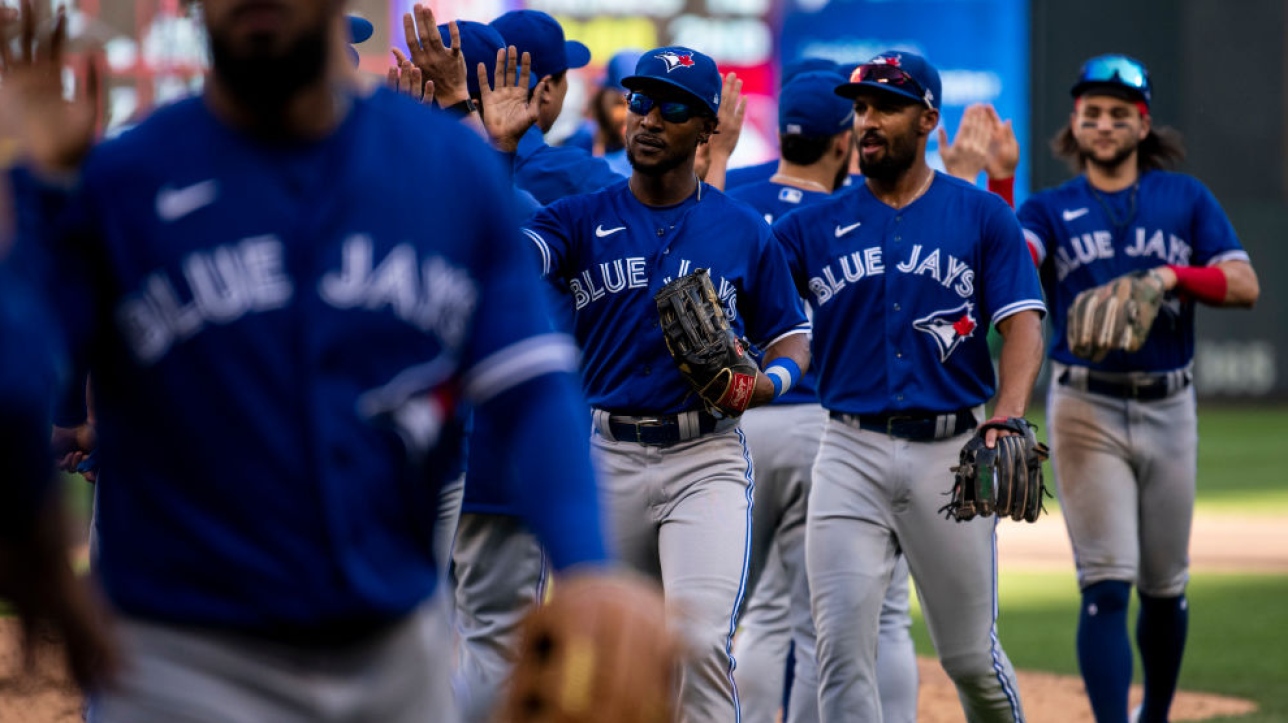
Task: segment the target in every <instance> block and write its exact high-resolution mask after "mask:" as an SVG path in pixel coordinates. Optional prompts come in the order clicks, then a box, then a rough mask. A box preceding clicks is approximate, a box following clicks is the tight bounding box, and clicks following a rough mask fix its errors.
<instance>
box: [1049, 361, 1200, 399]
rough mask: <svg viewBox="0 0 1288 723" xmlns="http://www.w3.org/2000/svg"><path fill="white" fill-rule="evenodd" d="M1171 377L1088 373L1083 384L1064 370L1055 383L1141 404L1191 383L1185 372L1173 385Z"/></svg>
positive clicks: (1162, 396) (1168, 395)
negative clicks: (1112, 375)
mask: <svg viewBox="0 0 1288 723" xmlns="http://www.w3.org/2000/svg"><path fill="white" fill-rule="evenodd" d="M1171 376H1172V375H1170V374H1158V375H1154V376H1134V377H1127V378H1123V377H1111V376H1106V375H1104V374H1100V373H1097V372H1093V371H1088V372H1087V379H1086V382H1085V383H1084V382H1080V381H1075V380H1073V379H1072V378H1071V377H1070V375H1069V370H1068V369H1066V370H1064V373H1062V374H1061V375H1060V377H1059V378H1058V379H1057V381H1059V382H1060V384H1061V385H1063V386H1066V387H1072V388H1074V389H1084V390H1086V391H1088V392H1091V393H1093V394H1102V395H1104V396H1107V397H1116V398H1118V399H1138V400H1140V401H1143V402H1152V401H1155V400H1158V399H1165V398H1167V397H1170V396H1172V395H1173V394H1175V393H1176V392H1179V391H1181V390H1182V389H1184V388H1186V387H1188V386H1189V385H1190V382H1191V381H1193V378H1192V376H1191V375H1190V373H1189V372H1185V373H1184V374H1182V375H1181V377H1180V378H1179V379H1178V380H1177V381H1176V383H1175V385H1173V383H1172V382H1171V381H1170V377H1171Z"/></svg>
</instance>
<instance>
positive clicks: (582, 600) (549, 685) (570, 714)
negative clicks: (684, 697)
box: [497, 574, 682, 723]
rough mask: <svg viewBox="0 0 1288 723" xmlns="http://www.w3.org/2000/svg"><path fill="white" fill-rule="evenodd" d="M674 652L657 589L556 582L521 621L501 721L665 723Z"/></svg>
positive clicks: (598, 579) (675, 669)
mask: <svg viewBox="0 0 1288 723" xmlns="http://www.w3.org/2000/svg"><path fill="white" fill-rule="evenodd" d="M681 650H682V648H681V646H680V644H679V642H678V638H677V637H676V636H674V635H673V634H672V632H671V630H670V629H669V628H668V626H667V617H666V608H665V605H664V603H663V600H662V591H661V590H660V589H659V588H658V587H657V586H656V585H655V584H653V583H651V582H648V581H645V580H643V579H642V578H636V577H635V576H633V575H632V576H626V575H620V574H614V575H611V576H610V575H587V576H582V577H580V578H572V579H569V580H567V581H563V580H561V581H558V582H556V584H555V591H554V595H553V596H552V597H551V599H550V602H549V603H548V604H546V605H543V606H541V607H538V608H535V609H534V610H533V611H532V612H531V613H530V614H529V615H528V617H527V618H526V619H525V620H524V623H523V627H522V631H521V640H520V643H519V650H518V658H517V661H516V663H515V668H514V674H513V677H512V678H511V680H510V687H509V689H508V690H507V692H506V696H505V699H504V700H503V701H502V703H501V708H500V717H499V718H498V719H497V720H498V721H500V722H501V723H592V722H593V721H614V723H672V722H673V721H674V720H676V713H677V711H676V709H675V703H676V700H677V696H678V692H679V682H680V671H681V666H682V659H681Z"/></svg>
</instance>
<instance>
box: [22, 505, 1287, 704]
mask: <svg viewBox="0 0 1288 723" xmlns="http://www.w3.org/2000/svg"><path fill="white" fill-rule="evenodd" d="M1285 526H1288V520H1283V519H1276V518H1239V517H1226V516H1215V517H1206V516H1200V517H1199V518H1197V519H1196V520H1195V524H1194V536H1193V542H1192V544H1191V561H1192V564H1193V567H1194V569H1196V570H1228V571H1233V570H1238V571H1257V572H1284V573H1288V536H1285V535H1283V534H1282V530H1283V529H1284V528H1285ZM999 530H1000V531H999V534H998V540H999V543H998V547H999V550H998V556H999V558H1000V561H1001V565H1002V568H1003V569H1004V570H1037V569H1062V570H1070V571H1071V570H1072V569H1073V562H1072V553H1071V552H1070V549H1069V542H1068V538H1067V537H1065V532H1064V523H1063V522H1062V521H1061V520H1060V519H1059V518H1058V517H1057V516H1047V517H1044V518H1043V519H1042V520H1041V521H1040V522H1038V523H1036V524H1032V525H1027V524H1013V523H1009V522H1008V523H1006V524H1003V525H1002V526H1001V527H1000V528H999ZM919 663H920V674H921V689H920V715H919V723H964V721H965V718H964V716H963V715H962V712H961V706H960V704H959V703H958V701H957V694H956V691H955V690H954V688H953V686H952V683H951V682H949V680H948V677H947V676H946V675H945V674H944V672H943V669H942V668H940V666H939V663H938V661H936V660H933V659H922V660H920V661H919ZM59 671H60V666H59V661H58V659H57V658H56V657H55V656H53V655H43V656H41V657H40V659H39V660H38V661H37V666H36V670H35V674H34V675H32V674H27V673H26V671H25V670H24V668H23V665H22V661H21V658H20V656H19V653H18V631H17V626H16V625H15V624H14V622H13V621H12V620H0V723H11V722H12V723H78V722H79V721H80V720H81V698H80V696H79V694H78V693H77V691H76V690H75V688H74V687H72V686H71V685H70V684H69V683H68V682H67V680H66V678H65V677H64V676H62V675H61V673H60V672H59ZM1019 679H1020V692H1021V696H1022V698H1023V700H1024V707H1025V711H1026V713H1027V714H1028V718H1029V720H1031V721H1033V722H1034V723H1092V717H1091V710H1090V708H1089V707H1088V705H1087V699H1086V693H1085V692H1084V690H1083V687H1082V681H1081V680H1080V679H1079V678H1076V677H1070V676H1058V675H1051V674H1047V673H1038V672H1032V671H1020V672H1019ZM1139 698H1140V690H1139V688H1138V687H1133V689H1132V702H1133V704H1135V702H1137V701H1138V700H1139ZM1255 710H1256V706H1255V705H1254V704H1253V703H1252V702H1251V701H1247V700H1240V699H1236V698H1229V697H1224V696H1217V695H1208V694H1203V693H1196V692H1191V691H1181V692H1180V693H1178V694H1177V697H1176V701H1175V703H1174V704H1173V706H1172V720H1173V721H1178V722H1179V721H1200V720H1205V719H1208V718H1215V717H1218V716H1234V715H1242V714H1246V713H1251V712H1253V711H1255Z"/></svg>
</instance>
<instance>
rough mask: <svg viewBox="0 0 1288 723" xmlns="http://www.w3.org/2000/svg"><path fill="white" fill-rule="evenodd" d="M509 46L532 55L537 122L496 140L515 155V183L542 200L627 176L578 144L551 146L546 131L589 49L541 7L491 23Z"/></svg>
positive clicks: (500, 145) (503, 149)
mask: <svg viewBox="0 0 1288 723" xmlns="http://www.w3.org/2000/svg"><path fill="white" fill-rule="evenodd" d="M491 25H492V27H493V28H494V29H495V30H496V31H497V32H498V33H500V34H501V37H502V38H504V39H505V42H506V44H507V45H512V46H514V47H515V48H516V49H517V50H518V52H519V53H521V54H522V53H529V54H530V55H531V56H532V80H531V87H532V90H531V101H532V105H533V106H534V107H535V108H536V116H537V118H536V121H537V122H536V123H535V124H533V125H531V126H530V127H528V126H525V127H523V128H522V129H516V130H517V131H518V132H517V134H514V135H505V136H496V137H494V138H493V143H494V144H495V145H496V146H497V147H498V148H499V149H501V150H502V151H505V152H507V153H513V154H514V183H515V185H516V186H518V187H519V188H522V189H524V190H526V191H528V192H529V193H531V194H532V195H533V196H534V197H535V198H536V199H537V201H538V202H539V203H542V204H548V203H552V202H554V201H556V200H558V199H560V198H563V197H564V196H568V195H572V194H575V193H588V192H590V191H596V190H599V189H601V188H603V187H605V186H607V185H610V184H613V183H616V182H618V181H620V180H621V179H622V176H621V175H619V174H618V173H617V172H616V171H614V170H613V169H612V168H611V167H610V166H609V165H608V163H607V162H606V161H604V159H602V158H597V157H595V156H592V155H590V153H589V152H587V151H586V150H585V149H582V148H576V147H573V146H551V145H548V144H547V143H546V141H545V138H544V135H543V134H544V133H546V132H547V131H549V130H550V129H551V127H553V126H554V123H555V120H556V119H558V118H559V114H560V113H561V112H562V111H563V103H564V98H565V96H566V95H567V94H568V70H569V69H572V68H581V67H584V66H585V65H586V64H587V63H589V62H590V50H588V49H587V48H586V46H585V45H583V44H581V43H579V42H577V41H576V40H565V39H564V31H563V27H562V26H560V25H559V21H557V20H555V19H554V18H553V17H551V16H550V15H547V14H546V13H543V12H541V11H540V10H512V11H510V12H508V13H506V14H504V15H502V16H500V17H498V18H497V19H495V20H493V21H492V23H491Z"/></svg>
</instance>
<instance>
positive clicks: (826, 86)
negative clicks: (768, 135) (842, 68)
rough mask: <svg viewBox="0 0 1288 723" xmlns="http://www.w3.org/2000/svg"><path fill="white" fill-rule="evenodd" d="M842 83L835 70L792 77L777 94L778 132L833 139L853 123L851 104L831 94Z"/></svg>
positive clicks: (842, 77)
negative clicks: (831, 137) (832, 137)
mask: <svg viewBox="0 0 1288 723" xmlns="http://www.w3.org/2000/svg"><path fill="white" fill-rule="evenodd" d="M844 82H845V76H843V75H841V74H840V73H838V72H836V71H834V70H831V71H829V70H813V71H810V72H807V73H800V74H798V75H797V76H796V77H794V78H792V79H791V81H790V82H788V83H787V85H784V86H783V90H782V92H781V93H779V94H778V132H779V133H782V134H784V135H795V136H813V137H818V136H834V135H836V134H837V133H840V132H841V131H844V130H847V129H849V127H850V124H851V123H852V122H854V104H853V103H851V102H850V101H849V100H847V99H845V98H842V97H840V96H839V95H837V94H836V93H834V92H832V91H833V90H835V89H836V86H838V85H840V84H842V83H844Z"/></svg>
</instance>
